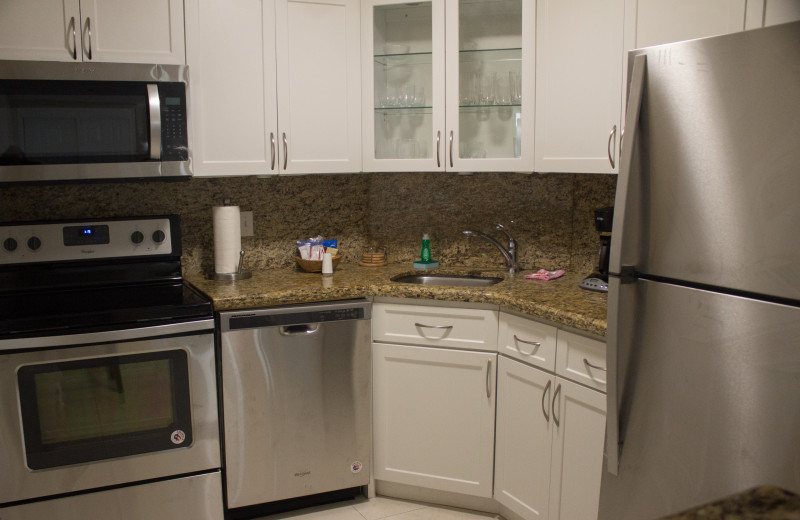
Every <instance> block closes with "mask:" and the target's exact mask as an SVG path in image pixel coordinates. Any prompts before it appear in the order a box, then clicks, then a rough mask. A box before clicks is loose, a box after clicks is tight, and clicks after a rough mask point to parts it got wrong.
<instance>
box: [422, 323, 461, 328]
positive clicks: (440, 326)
mask: <svg viewBox="0 0 800 520" xmlns="http://www.w3.org/2000/svg"><path fill="white" fill-rule="evenodd" d="M414 326H415V327H421V328H423V329H452V328H453V326H452V325H423V324H422V323H415V324H414Z"/></svg>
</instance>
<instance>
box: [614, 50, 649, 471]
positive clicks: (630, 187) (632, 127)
mask: <svg viewBox="0 0 800 520" xmlns="http://www.w3.org/2000/svg"><path fill="white" fill-rule="evenodd" d="M630 61H631V62H632V63H631V65H630V66H629V70H630V71H631V72H630V77H631V79H630V86H629V88H628V107H627V111H626V114H625V127H624V128H625V129H626V135H627V139H625V146H624V147H623V148H622V152H621V154H620V165H619V177H618V178H617V197H616V201H615V203H614V207H615V210H614V225H613V235H614V237H615V239H614V240H613V241H612V242H611V255H610V261H609V274H610V275H609V277H608V314H607V321H608V331H607V334H606V345H607V347H606V369H607V378H606V392H607V393H606V410H607V412H606V454H607V460H608V472H609V473H611V474H613V475H617V474H618V473H619V461H620V452H621V449H622V437H623V433H624V432H622V422H621V407H622V400H623V394H624V390H625V389H624V382H625V377H626V374H625V365H624V363H625V359H626V355H625V354H626V352H627V346H625V345H623V342H624V341H625V339H624V338H621V337H620V333H621V331H622V330H623V329H622V327H623V325H624V324H623V323H622V321H623V320H625V321H626V322H627V321H628V318H629V317H628V316H627V315H626V313H622V312H620V308H621V306H622V305H623V304H625V303H626V302H624V301H622V298H621V295H622V293H623V292H624V293H625V295H626V296H628V297H630V296H631V295H632V294H633V293H634V291H631V290H629V289H627V288H626V286H628V287H630V285H629V284H632V283H633V282H635V281H636V276H635V272H636V268H635V266H633V265H623V262H624V261H626V260H627V261H630V260H633V261H637V260H638V258H635V256H636V255H635V253H634V254H633V256H634V258H631V255H630V254H628V252H629V251H630V248H631V247H632V246H633V247H635V246H636V243H637V242H638V240H639V237H638V236H636V235H637V234H638V231H639V230H638V229H634V228H638V222H637V220H636V219H637V217H638V215H636V212H637V208H638V207H639V205H640V201H638V200H633V198H632V197H634V196H636V195H638V190H637V189H634V186H638V185H639V179H638V178H636V177H635V176H636V175H637V174H641V172H639V171H637V169H635V168H634V161H633V159H634V152H635V148H636V141H637V138H638V137H639V136H638V134H639V114H640V112H641V107H642V98H643V96H644V87H645V72H646V70H647V57H646V56H644V55H634V56H631V59H630ZM626 224H631V225H630V226H626ZM626 228H627V232H626ZM631 234H633V235H634V236H633V237H631V236H630V235H631ZM623 254H625V258H623Z"/></svg>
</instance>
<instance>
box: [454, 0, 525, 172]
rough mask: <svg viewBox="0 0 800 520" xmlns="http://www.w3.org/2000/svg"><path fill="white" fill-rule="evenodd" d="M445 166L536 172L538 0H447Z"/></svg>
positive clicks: (459, 168) (458, 168)
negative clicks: (535, 65) (535, 109)
mask: <svg viewBox="0 0 800 520" xmlns="http://www.w3.org/2000/svg"><path fill="white" fill-rule="evenodd" d="M445 13H446V24H445V27H446V30H445V34H446V44H445V67H446V71H447V74H446V78H445V85H446V89H447V93H446V96H445V99H446V109H445V114H446V118H447V121H446V123H447V124H446V135H445V138H446V146H447V151H446V154H445V163H446V168H447V169H448V170H452V171H532V170H533V144H534V142H533V131H534V117H533V107H534V83H535V68H534V45H535V30H536V28H535V22H536V12H535V2H527V1H523V0H499V1H497V0H495V1H486V0H484V1H480V0H479V1H475V0H447V4H446V8H445Z"/></svg>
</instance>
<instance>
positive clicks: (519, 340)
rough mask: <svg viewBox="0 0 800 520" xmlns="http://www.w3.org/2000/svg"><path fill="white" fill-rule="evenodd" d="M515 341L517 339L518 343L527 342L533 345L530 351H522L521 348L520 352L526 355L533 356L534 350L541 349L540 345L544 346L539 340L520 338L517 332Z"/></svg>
mask: <svg viewBox="0 0 800 520" xmlns="http://www.w3.org/2000/svg"><path fill="white" fill-rule="evenodd" d="M514 341H516V342H517V343H525V344H526V345H533V350H531V351H530V352H522V351H521V350H520V352H521V353H522V354H525V355H526V356H532V355H533V354H534V352H536V351H537V350H539V347H541V346H542V344H541V343H539V342H538V341H525V340H524V339H520V338H518V337H517V335H516V334H514Z"/></svg>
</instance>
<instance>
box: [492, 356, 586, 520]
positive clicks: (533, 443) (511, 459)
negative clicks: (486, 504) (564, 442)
mask: <svg viewBox="0 0 800 520" xmlns="http://www.w3.org/2000/svg"><path fill="white" fill-rule="evenodd" d="M552 396H553V376H551V375H550V374H548V373H546V372H544V371H542V370H539V369H538V368H534V367H531V366H528V365H525V364H523V363H520V362H518V361H513V360H511V359H508V358H506V357H503V356H499V360H498V374H497V442H496V447H495V480H494V498H495V500H497V501H498V502H500V503H501V504H503V505H504V506H506V507H507V508H509V509H511V510H512V511H513V512H515V513H517V514H518V515H520V516H521V517H522V518H524V519H526V520H533V519H542V520H544V519H546V518H548V516H547V515H548V514H549V500H550V458H551V435H552V429H553V422H552V412H551V408H550V407H551V400H552ZM601 455H602V453H601ZM565 518H567V517H565Z"/></svg>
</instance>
